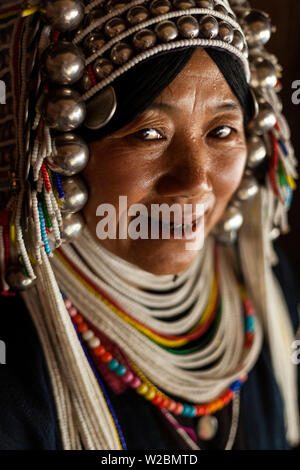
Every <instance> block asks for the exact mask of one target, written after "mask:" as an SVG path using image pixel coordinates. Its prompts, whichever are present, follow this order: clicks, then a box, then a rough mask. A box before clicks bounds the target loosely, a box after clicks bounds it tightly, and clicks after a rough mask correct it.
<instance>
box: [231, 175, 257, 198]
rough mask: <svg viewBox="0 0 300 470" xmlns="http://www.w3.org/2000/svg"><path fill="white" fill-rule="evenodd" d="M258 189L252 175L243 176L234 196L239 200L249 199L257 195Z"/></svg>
mask: <svg viewBox="0 0 300 470" xmlns="http://www.w3.org/2000/svg"><path fill="white" fill-rule="evenodd" d="M258 190H259V186H258V183H257V181H256V179H255V178H254V176H250V175H249V176H244V178H243V179H242V182H241V184H240V186H239V188H238V190H237V191H236V193H235V198H237V200H238V201H240V202H246V201H250V200H251V199H253V198H254V197H255V196H256V195H257V193H258Z"/></svg>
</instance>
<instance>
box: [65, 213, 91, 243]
mask: <svg viewBox="0 0 300 470" xmlns="http://www.w3.org/2000/svg"><path fill="white" fill-rule="evenodd" d="M62 222H63V223H62V228H61V229H60V235H61V239H62V241H63V242H65V243H69V242H71V241H72V240H74V238H76V237H78V236H79V235H80V234H81V232H82V230H83V227H84V225H85V223H84V219H83V217H82V215H81V214H80V213H79V212H77V213H76V214H62Z"/></svg>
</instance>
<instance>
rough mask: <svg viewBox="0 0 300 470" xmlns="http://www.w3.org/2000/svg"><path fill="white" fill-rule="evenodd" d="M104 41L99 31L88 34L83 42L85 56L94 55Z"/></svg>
mask: <svg viewBox="0 0 300 470" xmlns="http://www.w3.org/2000/svg"><path fill="white" fill-rule="evenodd" d="M105 43H106V39H105V37H104V35H103V34H102V33H100V32H99V31H94V32H92V33H91V34H89V35H88V36H87V37H86V38H85V40H84V41H83V47H84V49H85V51H86V53H87V54H90V55H92V54H95V52H97V51H98V50H99V49H100V48H101V47H102V46H104V44H105Z"/></svg>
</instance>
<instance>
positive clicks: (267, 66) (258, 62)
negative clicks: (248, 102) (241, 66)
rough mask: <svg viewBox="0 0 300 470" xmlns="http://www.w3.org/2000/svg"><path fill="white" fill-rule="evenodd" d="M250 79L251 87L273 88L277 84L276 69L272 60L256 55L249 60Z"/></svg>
mask: <svg viewBox="0 0 300 470" xmlns="http://www.w3.org/2000/svg"><path fill="white" fill-rule="evenodd" d="M250 70H251V81H250V85H251V86H252V87H253V88H267V89H268V90H270V89H272V88H275V86H276V84H277V75H276V69H275V67H274V65H273V64H272V62H270V61H269V60H267V59H265V58H264V57H256V58H255V59H254V60H253V61H251V62H250Z"/></svg>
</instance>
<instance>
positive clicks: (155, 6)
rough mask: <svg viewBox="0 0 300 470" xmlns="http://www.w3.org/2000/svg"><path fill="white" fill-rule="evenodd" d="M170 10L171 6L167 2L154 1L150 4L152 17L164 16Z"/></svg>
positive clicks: (166, 0) (161, 0)
mask: <svg viewBox="0 0 300 470" xmlns="http://www.w3.org/2000/svg"><path fill="white" fill-rule="evenodd" d="M171 10H172V5H171V3H170V2H169V0H154V1H153V2H152V3H151V4H150V11H151V13H152V15H155V16H158V15H164V14H165V13H169V12H170V11H171Z"/></svg>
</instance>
